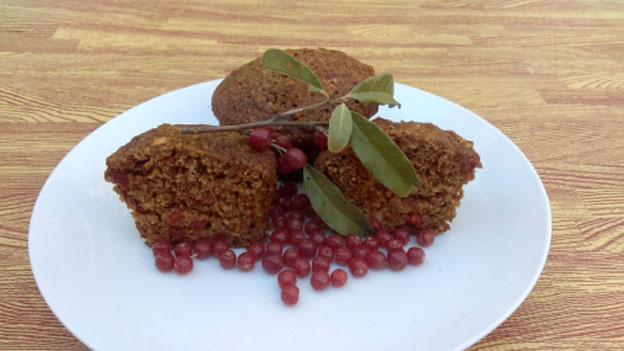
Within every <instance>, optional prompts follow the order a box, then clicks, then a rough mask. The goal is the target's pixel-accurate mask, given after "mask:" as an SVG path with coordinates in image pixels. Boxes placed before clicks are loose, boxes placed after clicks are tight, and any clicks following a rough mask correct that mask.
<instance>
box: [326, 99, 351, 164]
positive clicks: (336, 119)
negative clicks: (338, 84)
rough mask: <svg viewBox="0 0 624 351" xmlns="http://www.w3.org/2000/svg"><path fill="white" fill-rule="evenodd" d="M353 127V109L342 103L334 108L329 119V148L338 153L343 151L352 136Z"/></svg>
mask: <svg viewBox="0 0 624 351" xmlns="http://www.w3.org/2000/svg"><path fill="white" fill-rule="evenodd" d="M352 128H353V120H352V119H351V111H349V108H348V107H347V105H345V104H344V102H343V103H341V104H340V105H338V106H336V108H334V111H333V112H332V114H331V118H330V119H329V139H328V140H327V149H329V151H330V152H333V153H336V152H340V151H342V149H344V148H345V147H346V146H347V145H348V144H349V139H350V138H351V129H352Z"/></svg>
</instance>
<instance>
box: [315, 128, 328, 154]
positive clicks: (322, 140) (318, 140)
mask: <svg viewBox="0 0 624 351" xmlns="http://www.w3.org/2000/svg"><path fill="white" fill-rule="evenodd" d="M314 145H316V147H318V148H319V150H326V149H327V134H325V133H323V132H321V131H320V130H317V131H316V132H315V133H314Z"/></svg>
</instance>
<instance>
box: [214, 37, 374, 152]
mask: <svg viewBox="0 0 624 351" xmlns="http://www.w3.org/2000/svg"><path fill="white" fill-rule="evenodd" d="M286 52H288V53H289V54H291V55H293V56H294V57H295V58H296V59H297V60H299V61H301V62H303V63H304V64H306V65H307V66H308V67H309V68H310V69H311V70H312V71H313V72H314V73H315V74H316V75H317V76H318V77H319V79H320V80H321V82H322V84H323V88H324V89H325V91H326V92H327V93H328V94H329V96H330V97H331V98H332V99H333V98H338V97H340V96H343V95H345V94H347V93H348V92H349V91H351V89H352V88H353V87H354V86H355V85H357V84H358V83H359V82H361V81H363V80H364V79H366V78H368V77H370V76H373V75H375V70H374V69H373V67H371V66H369V65H366V64H363V63H361V62H359V61H358V60H356V59H354V58H353V57H350V56H348V55H347V54H345V53H343V52H340V51H336V50H328V49H294V50H286ZM323 99H324V96H323V95H322V94H320V93H317V92H310V91H309V90H308V86H307V84H305V83H303V82H300V81H298V80H296V79H294V78H291V77H288V76H285V75H283V74H280V73H276V72H262V57H259V58H257V59H255V60H253V61H251V62H249V63H247V64H245V65H243V66H241V67H239V68H237V69H236V70H234V71H233V72H232V73H230V74H229V75H228V76H227V77H225V79H224V80H223V82H221V84H219V86H218V87H217V89H216V90H215V92H214V94H213V96H212V111H213V112H214V114H215V116H216V117H217V119H218V120H219V122H220V124H221V125H232V124H241V123H248V122H256V121H262V120H266V119H269V118H270V117H272V116H274V115H275V114H278V113H280V112H285V111H288V110H292V109H295V108H299V107H304V106H309V105H312V104H314V103H318V102H321V101H323ZM347 106H348V107H349V108H350V109H351V110H353V111H357V112H359V113H361V114H362V115H364V116H366V117H371V116H372V115H374V114H375V113H376V112H377V105H376V104H363V103H360V102H358V101H355V100H350V101H349V102H348V103H347ZM334 107H335V105H326V106H323V107H318V108H316V109H312V110H309V111H305V112H301V113H298V114H295V115H293V116H291V117H292V119H293V120H298V121H317V120H321V121H323V120H325V121H327V120H329V117H330V115H331V112H332V110H333V109H334ZM275 130H276V131H279V132H281V133H283V134H285V135H286V136H288V137H290V138H291V139H292V143H293V146H294V147H298V148H300V149H302V150H304V151H305V152H306V153H308V154H313V153H314V150H315V149H314V141H313V135H314V129H313V128H300V127H296V128H294V127H290V128H287V127H282V128H275Z"/></svg>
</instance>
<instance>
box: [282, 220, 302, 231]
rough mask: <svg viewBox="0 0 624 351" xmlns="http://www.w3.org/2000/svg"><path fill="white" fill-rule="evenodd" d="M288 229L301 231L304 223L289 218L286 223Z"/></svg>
mask: <svg viewBox="0 0 624 351" xmlns="http://www.w3.org/2000/svg"><path fill="white" fill-rule="evenodd" d="M286 228H288V229H290V230H301V229H302V228H303V221H302V220H301V219H298V218H289V219H288V222H286Z"/></svg>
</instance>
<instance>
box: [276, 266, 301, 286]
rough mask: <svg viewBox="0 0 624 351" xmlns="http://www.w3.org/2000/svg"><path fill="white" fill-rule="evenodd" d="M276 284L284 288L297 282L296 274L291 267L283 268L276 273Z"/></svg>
mask: <svg viewBox="0 0 624 351" xmlns="http://www.w3.org/2000/svg"><path fill="white" fill-rule="evenodd" d="M277 284H279V286H280V288H284V287H286V286H288V285H295V284H297V275H296V274H295V271H293V270H292V269H285V270H283V271H281V272H280V274H278V275H277Z"/></svg>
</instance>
